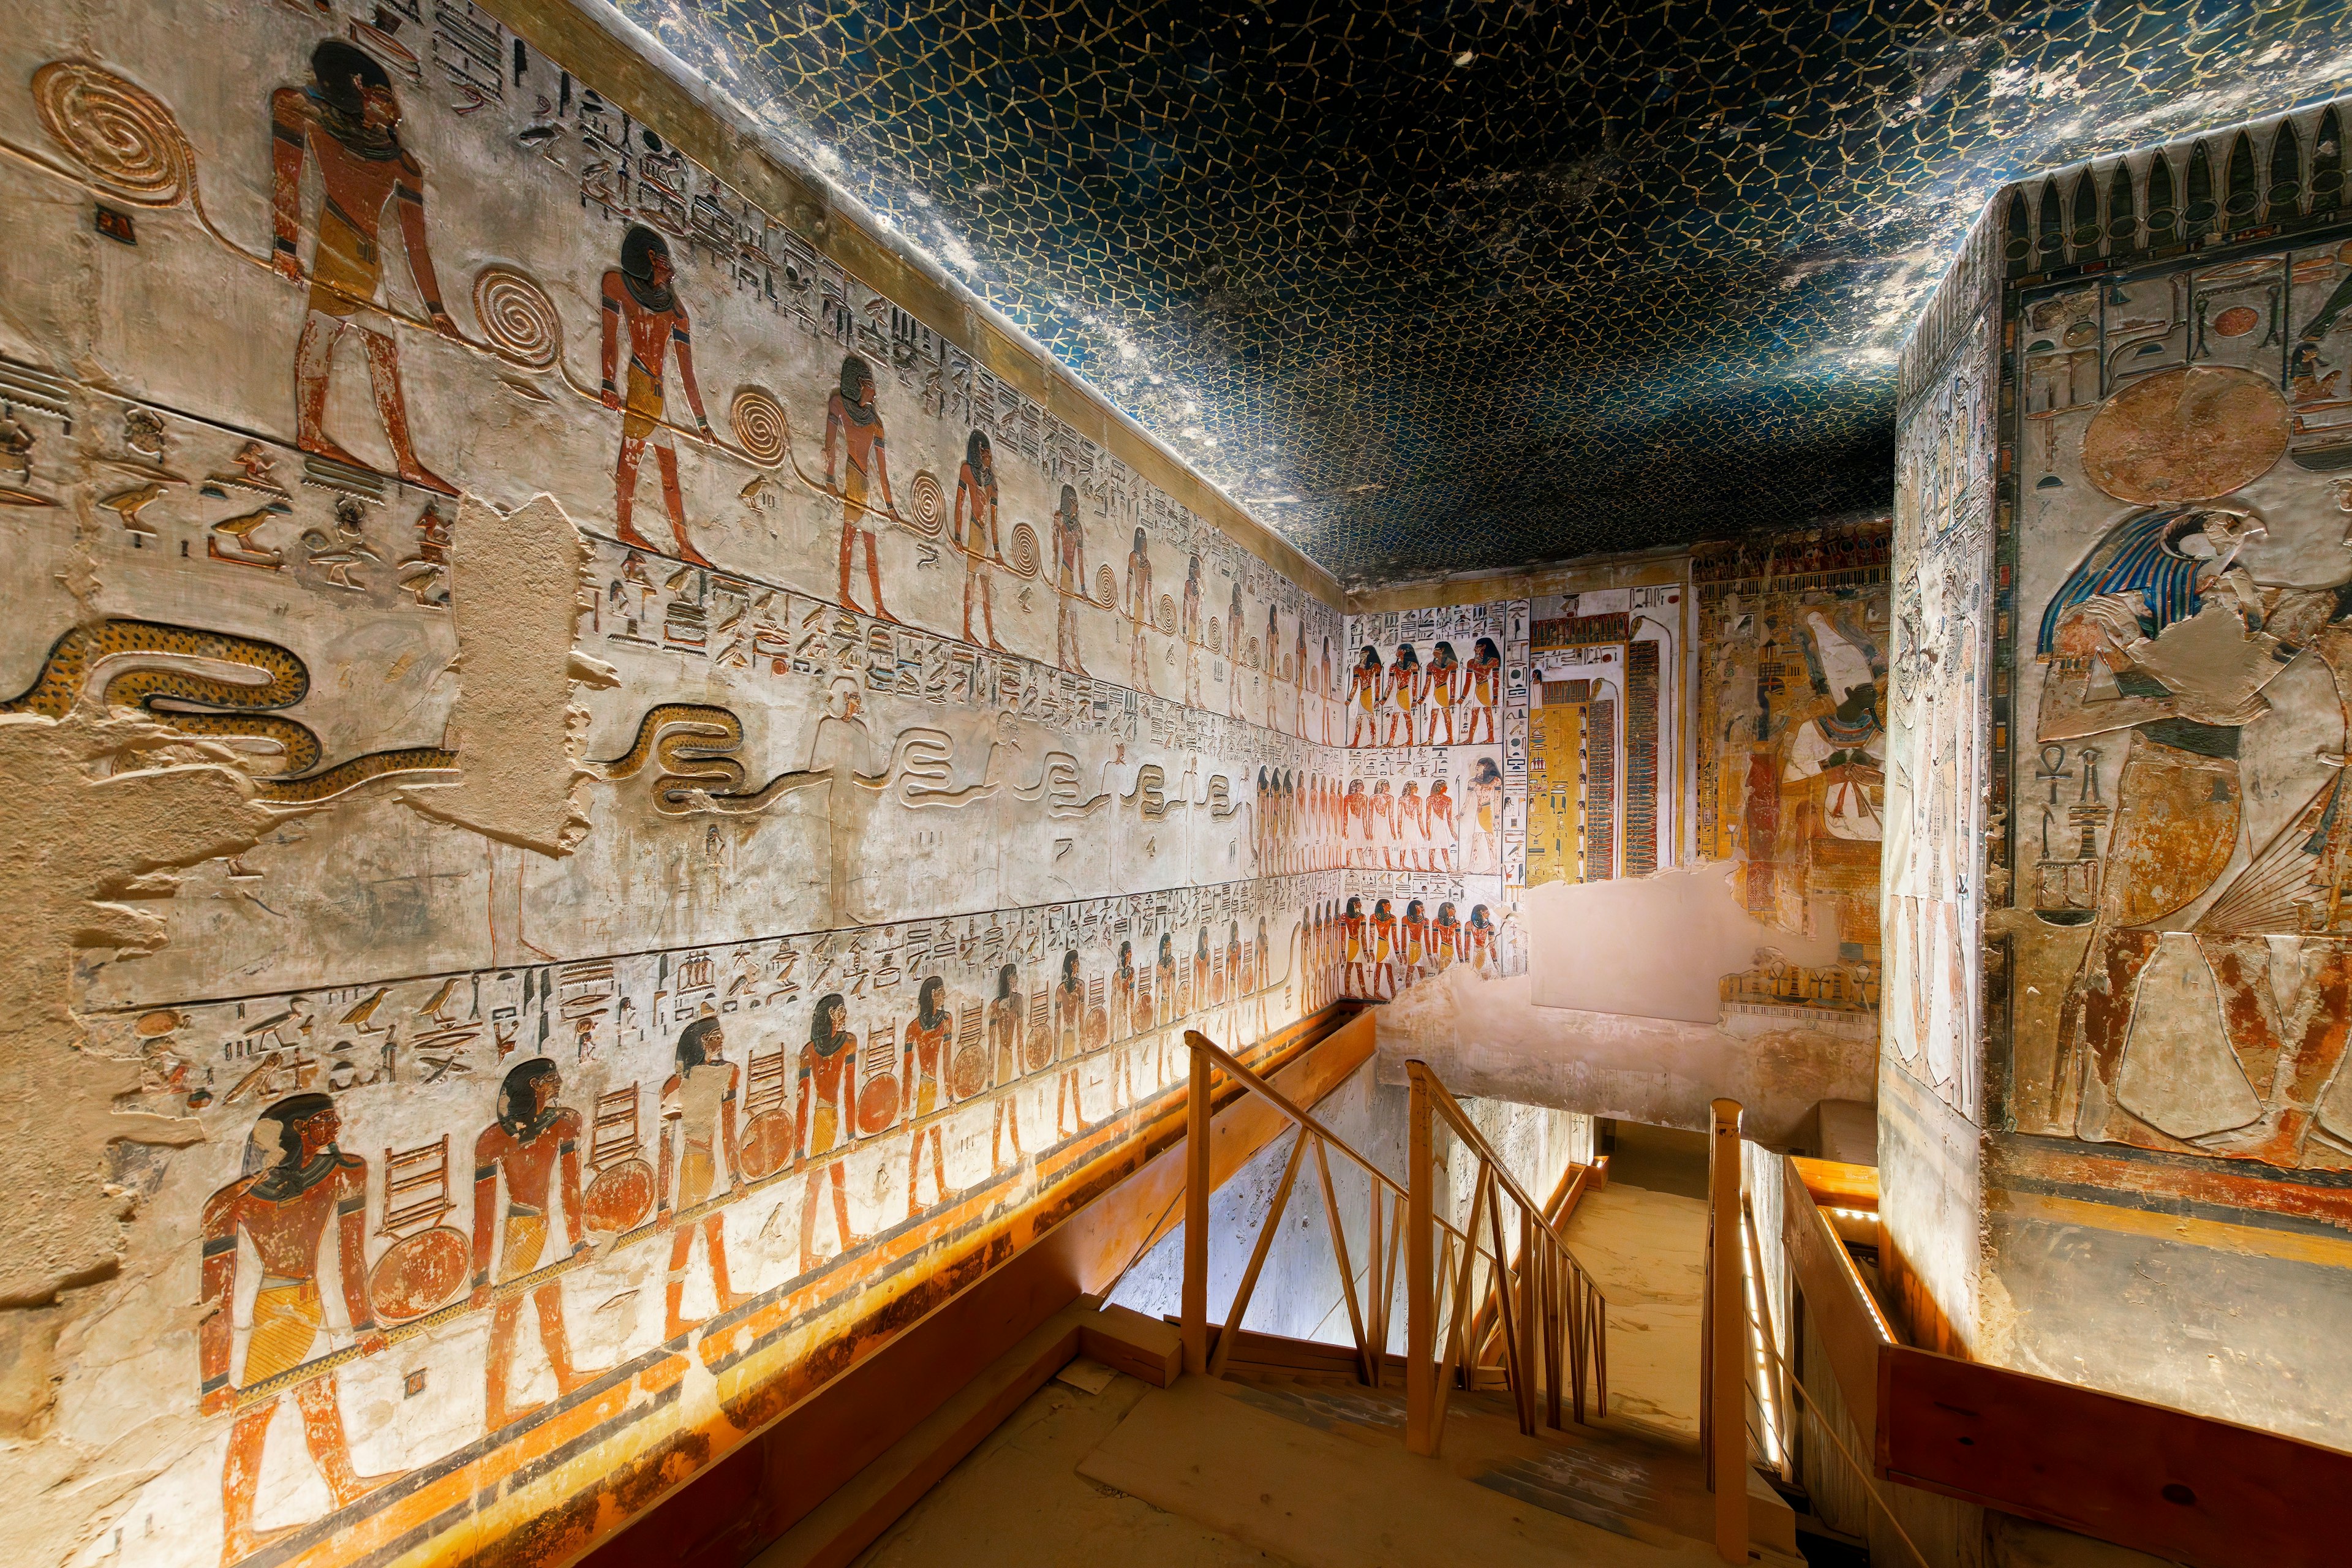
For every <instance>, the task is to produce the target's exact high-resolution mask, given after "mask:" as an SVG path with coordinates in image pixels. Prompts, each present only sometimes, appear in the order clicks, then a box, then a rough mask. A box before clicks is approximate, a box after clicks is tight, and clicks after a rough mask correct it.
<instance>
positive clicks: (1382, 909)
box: [1371, 899, 1397, 1000]
mask: <svg viewBox="0 0 2352 1568" xmlns="http://www.w3.org/2000/svg"><path fill="white" fill-rule="evenodd" d="M1371 944H1372V994H1373V995H1375V996H1378V997H1381V998H1382V999H1383V1000H1391V999H1393V998H1394V997H1395V995H1396V994H1397V974H1396V957H1397V918H1396V910H1393V909H1391V908H1390V907H1389V901H1388V900H1386V899H1382V900H1380V901H1379V902H1377V903H1375V904H1374V905H1373V906H1372V935H1371Z"/></svg>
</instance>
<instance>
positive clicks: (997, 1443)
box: [857, 1369, 1280, 1568]
mask: <svg viewBox="0 0 2352 1568" xmlns="http://www.w3.org/2000/svg"><path fill="white" fill-rule="evenodd" d="M1104 1370H1106V1371H1107V1370H1108V1369H1104ZM1150 1392H1151V1391H1150V1388H1149V1387H1148V1386H1146V1385H1145V1384H1140V1383H1138V1382H1137V1381H1136V1380H1135V1379H1133V1378H1131V1377H1114V1378H1112V1379H1110V1381H1109V1382H1108V1385H1107V1386H1105V1387H1104V1389H1103V1391H1102V1392H1101V1393H1100V1394H1087V1393H1086V1392H1084V1391H1082V1390H1080V1389H1077V1388H1073V1387H1071V1386H1069V1385H1067V1384H1062V1383H1058V1382H1057V1383H1048V1384H1046V1385H1045V1387H1044V1388H1042V1389H1040V1390H1038V1391H1037V1392H1036V1393H1035V1394H1032V1395H1030V1397H1029V1399H1028V1401H1027V1403H1025V1404H1024V1405H1022V1406H1021V1407H1020V1408H1019V1409H1018V1410H1016V1411H1014V1412H1013V1415H1011V1416H1010V1417H1009V1418H1008V1419H1007V1420H1006V1421H1005V1423H1004V1425H1003V1426H1000V1427H998V1428H997V1429H996V1430H995V1431H994V1432H993V1433H992V1434H990V1436H989V1437H988V1438H987V1440H986V1441H985V1442H983V1443H982V1444H981V1446H980V1447H978V1448H976V1449H974V1450H973V1451H972V1452H971V1455H970V1456H968V1457H967V1458H965V1459H964V1460H963V1461H962V1462H961V1464H959V1465H957V1466H956V1468H954V1469H953V1470H951V1471H950V1472H949V1473H948V1476H947V1478H946V1479H944V1480H942V1481H940V1484H939V1485H938V1486H936V1487H934V1488H932V1489H931V1490H930V1492H929V1494H927V1495H926V1496H925V1497H924V1498H923V1500H921V1501H920V1502H919V1503H917V1504H916V1505H915V1507H914V1508H913V1509H912V1510H909V1511H908V1513H907V1514H905V1515H904V1516H903V1517H902V1518H900V1519H899V1521H898V1523H896V1524H894V1525H892V1526H891V1527H890V1529H889V1530H888V1531H887V1532H885V1533H884V1535H883V1537H882V1539H881V1540H879V1541H877V1542H875V1543H874V1544H873V1545H872V1546H870V1547H868V1548H867V1549H866V1552H865V1553H864V1555H862V1556H860V1557H859V1558H858V1559H857V1563H858V1568H938V1565H939V1564H940V1563H954V1564H956V1565H957V1568H1034V1565H1035V1564H1040V1563H1088V1564H1114V1565H1116V1568H1265V1565H1266V1564H1278V1563H1279V1562H1280V1559H1277V1558H1273V1557H1269V1556H1267V1555H1266V1554H1265V1553H1264V1552H1258V1551H1255V1550H1254V1549H1252V1548H1250V1547H1247V1546H1244V1545H1243V1544H1242V1543H1241V1542H1238V1541H1235V1540H1234V1539H1233V1538H1232V1537H1230V1536H1228V1535H1226V1534H1224V1533H1223V1532H1222V1531H1217V1530H1214V1529H1212V1528H1211V1527H1209V1526H1207V1525H1204V1524H1201V1523H1198V1522H1196V1521H1192V1520H1190V1519H1186V1518H1183V1517H1181V1515H1178V1514H1173V1513H1170V1512H1167V1511H1165V1510H1161V1509H1157V1508H1154V1507H1152V1506H1151V1505H1150V1503H1148V1502H1145V1501H1143V1500H1141V1499H1140V1498H1134V1497H1129V1496H1127V1495H1125V1494H1124V1493H1121V1492H1118V1491H1116V1490H1114V1489H1111V1488H1109V1487H1107V1486H1104V1485H1102V1484H1100V1483H1099V1482H1096V1481H1090V1480H1088V1479H1086V1478H1085V1477H1084V1476H1081V1475H1079V1474H1078V1473H1077V1466H1078V1461H1079V1460H1081V1459H1083V1458H1086V1457H1087V1454H1088V1453H1090V1452H1092V1451H1093V1449H1094V1448H1095V1447H1096V1446H1097V1444H1099V1443H1101V1442H1102V1440H1103V1439H1104V1438H1106V1437H1108V1436H1110V1434H1111V1432H1112V1431H1113V1430H1114V1429H1115V1428H1116V1427H1117V1426H1118V1425H1119V1423H1120V1422H1121V1421H1123V1420H1124V1419H1126V1417H1127V1415H1128V1413H1129V1411H1131V1410H1133V1409H1134V1408H1135V1405H1136V1402H1137V1401H1138V1400H1139V1399H1141V1398H1142V1397H1143V1396H1144V1395H1145V1394H1149V1393H1150Z"/></svg>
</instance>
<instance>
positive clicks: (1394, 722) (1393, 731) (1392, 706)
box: [1381, 643, 1421, 746]
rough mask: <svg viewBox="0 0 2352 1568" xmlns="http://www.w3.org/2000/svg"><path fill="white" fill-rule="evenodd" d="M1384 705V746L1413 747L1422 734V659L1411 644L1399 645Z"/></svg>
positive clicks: (1390, 667)
mask: <svg viewBox="0 0 2352 1568" xmlns="http://www.w3.org/2000/svg"><path fill="white" fill-rule="evenodd" d="M1381 705H1382V710H1383V711H1384V713H1385V714H1386V716H1387V720H1388V724H1387V728H1386V731H1385V734H1384V738H1383V740H1382V741H1381V744H1383V745H1389V746H1410V745H1412V743H1413V742H1414V740H1415V739H1416V738H1417V737H1418V736H1419V735H1420V732H1421V656H1420V655H1419V654H1417V653H1415V652H1413V650H1412V644H1411V643H1401V644H1399V645H1398V647H1397V650H1396V658H1392V659H1391V660H1390V661H1389V679H1388V686H1387V689H1385V690H1384V691H1383V692H1382V693H1381Z"/></svg>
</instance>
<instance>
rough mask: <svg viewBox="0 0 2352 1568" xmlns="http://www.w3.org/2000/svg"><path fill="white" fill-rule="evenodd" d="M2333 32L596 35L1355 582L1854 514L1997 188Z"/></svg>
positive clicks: (1034, 8) (1643, 23) (2261, 76)
mask: <svg viewBox="0 0 2352 1568" xmlns="http://www.w3.org/2000/svg"><path fill="white" fill-rule="evenodd" d="M2347 6H2352V0H2150V3H2146V4H2094V5H2022V4H1996V5H1985V4H1958V5H1932V4H1925V3H1897V4H1889V5H1869V4H1856V5H1843V6H1841V5H1838V4H1836V3H1835V0H1831V3H1829V4H1822V5H1788V4H1775V3H1772V0H1712V3H1696V4H1693V3H1671V0H1666V3H1654V4H1646V5H1645V4H1638V3H1634V0H1576V3H1573V4H1570V3H1565V0H1540V3H1537V0H1521V3H1516V4H1515V3H1511V0H1489V3H1486V4H1473V3H1470V0H1430V3H1428V4H1424V5H1418V6H1414V5H1385V6H1384V5H1345V4H1337V3H1330V0H1320V3H1318V0H1306V3H1297V0H1267V3H1266V4H1263V5H1253V4H1248V3H1246V0H1223V3H1220V4H1213V5H1154V4H1149V3H1145V0H995V3H994V4H992V5H977V4H968V3H967V4H952V3H948V0H799V3H793V0H671V3H667V4H665V3H661V0H623V8H624V9H625V11H627V12H628V13H629V14H630V16H632V17H633V19H635V21H637V22H639V23H640V24H641V25H644V26H647V27H649V28H651V29H653V30H654V31H655V32H656V34H657V35H658V36H659V37H661V38H662V39H663V41H664V42H665V43H666V44H667V45H668V46H669V47H671V48H672V49H674V50H676V51H677V53H678V54H680V55H681V56H682V57H683V58H686V59H687V60H688V62H689V63H691V64H693V65H694V66H695V67H697V68H698V69H700V70H701V71H702V72H703V73H704V74H705V75H706V76H708V77H709V78H711V79H714V81H716V82H717V83H718V84H719V86H721V87H722V88H723V89H725V90H727V91H729V92H730V93H731V94H732V95H733V96H735V97H736V98H737V99H738V100H739V101H740V102H742V103H743V104H744V106H745V107H747V108H748V109H750V110H752V111H753V112H754V113H755V114H758V115H759V116H760V117H761V118H762V119H764V120H765V121H768V122H769V123H770V124H772V125H773V126H774V127H775V128H776V129H777V130H778V131H779V132H780V133H781V134H782V135H783V137H784V138H785V139H786V140H787V142H792V143H793V144H795V145H796V146H797V147H798V148H799V149H800V151H801V152H802V153H803V155H804V156H805V157H807V158H808V159H810V160H811V161H812V162H814V163H815V164H816V165H817V166H818V167H820V168H822V169H824V170H825V172H826V173H827V174H829V175H831V176H832V177H833V178H834V179H835V180H836V181H837V182H838V183H839V184H842V185H843V186H844V187H845V188H846V189H847V190H848V191H849V192H850V193H851V194H852V195H856V197H858V198H859V199H861V200H863V201H864V202H866V204H867V205H869V206H870V207H872V208H873V209H874V211H875V212H877V214H879V215H881V216H883V217H885V218H886V219H887V221H888V222H889V223H890V224H891V226H894V227H895V228H897V229H898V231H899V232H900V233H901V234H903V235H905V236H907V237H909V238H911V239H913V240H914V241H916V242H917V243H918V244H919V245H921V246H923V247H925V248H926V249H928V250H929V252H930V253H931V254H932V255H934V256H935V257H938V258H940V260H941V261H942V263H944V264H945V265H946V266H947V267H948V268H949V269H950V271H951V272H953V273H955V274H957V275H959V276H961V278H962V279H964V280H965V281H966V282H967V283H969V284H970V285H971V287H972V288H973V289H975V290H977V291H978V292H979V293H980V294H981V295H982V297H983V298H985V299H987V300H990V301H991V302H992V304H994V305H996V306H997V307H999V308H1000V309H1002V310H1003V311H1004V312H1005V313H1006V314H1007V315H1008V316H1009V317H1010V318H1011V319H1012V320H1013V321H1016V322H1017V323H1019V324H1020V325H1021V326H1022V327H1024V329H1026V330H1027V331H1030V332H1031V333H1032V334H1034V336H1035V337H1036V338H1037V339H1038V341H1039V342H1042V343H1044V344H1045V346H1046V347H1047V348H1048V349H1049V350H1050V351H1051V352H1052V353H1055V355H1057V356H1058V357H1059V358H1060V359H1061V360H1062V361H1063V362H1064V363H1066V364H1067V365H1069V366H1070V367H1071V368H1072V369H1074V370H1076V371H1077V372H1078V373H1080V374H1083V375H1085V376H1086V377H1087V379H1088V380H1090V381H1091V382H1092V383H1093V384H1095V385H1096V386H1097V388H1099V389H1101V390H1102V391H1103V392H1104V393H1105V394H1106V395H1108V396H1109V397H1110V398H1111V399H1112V400H1114V401H1115V402H1117V403H1118V405H1120V406H1122V407H1123V408H1125V409H1126V410H1127V411H1128V412H1129V413H1130V414H1131V415H1133V416H1135V417H1136V418H1137V419H1138V420H1139V421H1140V422H1141V423H1142V424H1143V425H1144V426H1147V427H1148V428H1150V430H1152V431H1153V432H1154V433H1155V434H1157V435H1158V436H1160V437H1161V438H1162V439H1164V440H1165V441H1167V442H1168V443H1169V445H1171V447H1174V448H1175V449H1176V450H1177V451H1179V452H1180V453H1182V454H1183V455H1184V456H1185V457H1186V458H1188V459H1189V460H1191V461H1192V463H1193V465H1194V466H1195V467H1196V468H1199V469H1201V470H1202V472H1203V473H1206V474H1207V475H1209V476H1210V477H1211V478H1212V479H1215V480H1217V481H1218V482H1219V483H1220V484H1221V485H1223V487H1224V489H1226V490H1227V492H1228V493H1229V494H1231V495H1232V496H1233V497H1234V499H1235V500H1239V501H1240V502H1241V503H1242V504H1243V505H1244V506H1245V507H1247V508H1248V509H1249V510H1250V511H1252V512H1253V513H1254V514H1255V515H1256V516H1257V517H1258V518H1260V519H1261V520H1262V521H1265V522H1266V523H1267V524H1268V525H1270V526H1271V527H1273V528H1274V529H1276V531H1279V532H1281V533H1282V534H1283V535H1285V536H1286V537H1287V538H1288V539H1290V540H1291V541H1292V542H1294V543H1296V544H1297V545H1298V546H1299V548H1300V549H1302V550H1304V551H1305V552H1307V554H1309V555H1310V556H1312V557H1313V558H1314V559H1316V560H1317V561H1318V562H1320V563H1322V564H1324V565H1325V566H1327V567H1328V568H1329V569H1330V570H1331V571H1333V572H1334V573H1336V574H1338V575H1339V577H1340V578H1341V579H1342V580H1343V581H1346V582H1349V583H1350V584H1366V583H1371V582H1377V581H1384V580H1394V579H1398V578H1403V577H1412V576H1417V575H1423V574H1432V573H1437V572H1444V571H1463V570H1475V569H1479V568H1486V567H1496V566H1506V565H1511V564H1515V563H1524V562H1530V561H1539V560H1557V559H1561V558H1564V557H1570V556H1575V555H1580V554H1586V553H1591V552H1600V551H1622V550H1633V549H1640V548H1643V547H1646V546H1653V545H1664V544H1679V543H1684V542H1690V541H1693V540H1697V539H1704V538H1723V537H1728V536H1733V535H1737V534H1740V533H1743V532H1746V531H1750V530H1753V529H1758V528H1764V527H1775V526H1783V525H1790V524H1798V523H1803V522H1808V521H1815V520H1820V519H1823V518H1834V517H1838V516H1842V515H1845V514H1850V513H1853V512H1857V511H1862V510H1871V509H1879V508H1884V507H1885V506H1886V505H1887V504H1888V503H1889V499H1890V496H1891V492H1892V485H1893V480H1892V468H1893V458H1892V454H1893V394H1894V359H1895V350H1896V349H1897V348H1898V347H1899V346H1900V344H1901V342H1902V339H1903V337H1904V334H1905V332H1906V330H1907V328H1908V326H1909V324H1910V321H1911V320H1912V318H1913V317H1914V315H1915V314H1916V311H1917V309H1918V307H1919V306H1920V304H1921V303H1922V302H1923V301H1924V300H1925V298H1926V296H1927V293H1928V291H1929V290H1931V289H1933V287H1934V285H1935V283H1936V281H1937V278H1938V277H1939V276H1940V275H1941V273H1942V271H1943V268H1944V266H1945V263H1946V261H1947V260H1948V258H1949V256H1950V255H1951V253H1952V251H1953V250H1954V249H1955V247H1957V245H1958V240H1959V238H1960V237H1961V235H1962V233H1963V232H1964V231H1965V230H1966V228H1967V226H1968V225H1969V221H1970V220H1971V219H1972V218H1973V216H1975V214H1976V212H1977V210H1978V209H1979V207H1980V206H1981V205H1982V204H1983V202H1984V201H1985V199H1986V198H1987V197H1988V196H1990V194H1991V193H1992V191H1993V190H1994V189H1995V188H1997V187H1998V186H1999V185H2000V184H2001V183H2002V182H2003V181H2004V180H2005V179H2008V178H2011V177H2013V176H2015V175H2017V174H2022V173H2024V172H2026V171H2029V170H2031V169H2033V168H2035V167H2038V166H2041V165H2043V164H2047V163H2057V162H2061V161H2067V160H2076V159H2081V158H2084V157H2091V156H2095V155H2098V154H2101V153H2110V152H2117V151H2121V150H2123V149H2125V148H2126V147H2131V146H2137V145H2143V144H2147V143H2149V142H2158V141H2161V140H2164V139H2165V138H2168V137H2170V136H2175V135H2179V134H2182V133H2185V132H2189V131H2192V130H2198V129H2203V128H2206V127H2210V126H2213V125H2219V124H2224V123H2228V122H2230V121H2234V120H2239V119H2243V118H2246V117H2249V116H2251V115H2256V114H2262V113H2267V112H2272V111H2275V110H2284V109H2287V108H2291V107H2293V106H2294V105H2296V104H2299V103H2306V102H2312V101H2316V100H2319V99H2322V98H2326V97H2328V96H2330V95H2331V94H2333V93H2335V92H2338V91H2341V90H2343V89H2345V87H2346V86H2347V77H2352V27H2347V15H2346V13H2347Z"/></svg>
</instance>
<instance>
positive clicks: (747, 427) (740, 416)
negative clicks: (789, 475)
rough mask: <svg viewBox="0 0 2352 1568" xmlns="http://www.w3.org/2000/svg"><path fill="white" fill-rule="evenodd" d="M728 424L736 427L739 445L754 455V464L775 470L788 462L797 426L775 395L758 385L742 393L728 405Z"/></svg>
mask: <svg viewBox="0 0 2352 1568" xmlns="http://www.w3.org/2000/svg"><path fill="white" fill-rule="evenodd" d="M727 422H728V423H729V424H730V425H731V426H734V428H735V443H736V445H738V446H740V447H742V448H743V450H744V451H745V452H747V453H749V454H751V460H752V461H753V462H755V463H757V464H759V465H760V466H761V468H774V467H775V466H776V465H777V464H778V463H781V462H782V461H783V460H784V453H785V450H786V449H787V448H788V447H790V446H791V445H792V439H793V426H792V421H791V420H790V419H789V418H787V417H786V416H785V414H784V405H782V404H781V403H779V402H777V401H776V399H775V395H773V394H772V393H770V392H767V391H766V390H764V389H762V388H761V387H757V386H746V387H743V388H741V389H740V390H738V391H737V393H736V394H735V401H734V402H732V403H730V404H729V405H727Z"/></svg>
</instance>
